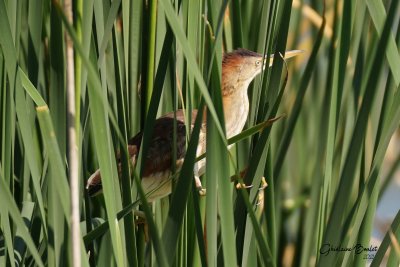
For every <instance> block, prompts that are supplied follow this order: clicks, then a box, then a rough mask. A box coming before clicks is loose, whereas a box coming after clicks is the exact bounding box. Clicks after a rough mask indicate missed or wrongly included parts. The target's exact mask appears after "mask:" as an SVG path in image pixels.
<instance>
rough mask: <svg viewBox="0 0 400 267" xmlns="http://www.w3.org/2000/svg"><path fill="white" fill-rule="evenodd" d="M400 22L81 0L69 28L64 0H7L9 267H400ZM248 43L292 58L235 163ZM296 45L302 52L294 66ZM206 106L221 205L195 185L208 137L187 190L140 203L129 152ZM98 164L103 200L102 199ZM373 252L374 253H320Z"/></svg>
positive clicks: (5, 207)
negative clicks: (231, 95) (76, 255)
mask: <svg viewBox="0 0 400 267" xmlns="http://www.w3.org/2000/svg"><path fill="white" fill-rule="evenodd" d="M399 10H400V8H399V1H397V0H392V1H389V0H326V1H316V0H310V1H300V0H265V1H260V0H248V1H245V0H232V1H221V0H216V1H211V0H210V1H185V0H184V1H179V0H175V1H174V0H158V1H157V0H147V1H141V0H134V1H129V0H113V1H109V0H85V1H83V0H76V1H73V3H72V12H73V23H72V24H71V23H69V22H68V19H67V17H66V15H65V14H66V10H65V9H64V7H63V2H62V1H57V0H53V1H47V0H34V1H33V0H31V1H28V0H0V118H1V126H0V135H1V142H0V152H1V154H0V203H1V204H0V266H44V265H46V266H69V265H72V264H73V254H72V248H73V247H77V248H79V249H80V251H81V265H82V266H316V265H318V266H366V265H369V264H371V266H380V265H386V266H398V265H399V260H400V245H399V239H400V212H399V208H400V204H399V203H400V193H399V187H400V182H399V173H398V172H397V171H398V166H399V163H400V150H399V133H398V127H399V121H400V91H399V84H400V54H399V42H400V27H399V19H400V12H399ZM66 36H70V38H71V40H72V44H73V49H74V63H73V64H74V66H73V70H74V75H75V79H74V80H73V81H71V80H68V77H67V75H66V73H67V56H66V48H67V46H66ZM236 48H246V49H249V50H252V51H256V52H258V53H263V54H266V55H267V56H270V55H275V59H276V60H274V64H273V66H272V67H271V68H269V69H267V70H266V71H265V72H264V73H263V75H260V76H258V77H257V78H256V79H255V81H254V82H253V83H252V84H251V85H250V87H249V92H248V93H249V99H250V114H249V118H248V121H247V124H246V129H250V131H246V132H244V133H242V134H241V135H240V136H239V139H240V141H239V142H237V143H236V146H235V148H234V149H233V150H231V151H230V152H229V151H228V150H227V149H225V147H226V137H225V136H224V134H221V132H220V131H219V129H222V130H223V128H224V127H222V128H219V127H221V123H220V118H221V117H222V114H223V113H222V105H221V94H220V81H221V62H222V56H223V53H224V52H225V51H232V50H234V49H236ZM291 49H302V50H304V53H303V54H302V55H300V56H297V57H296V58H294V59H291V60H289V61H288V62H284V61H283V60H282V58H281V57H280V56H279V53H281V54H283V53H284V51H285V50H291ZM68 84H71V85H73V88H74V89H73V90H74V93H75V97H74V98H72V99H75V101H73V102H74V104H75V107H74V111H75V114H76V116H75V117H69V115H68V111H67V98H68V95H69V94H70V93H71V92H70V91H68V90H67V85H68ZM201 105H206V106H207V107H208V110H209V112H210V113H209V118H212V119H209V120H208V122H207V123H208V125H207V126H208V127H209V134H208V136H207V142H208V144H207V148H208V150H207V171H206V174H205V175H204V177H202V181H203V185H204V186H205V188H206V189H207V195H206V196H205V197H199V196H198V194H197V192H196V191H195V190H194V189H193V184H192V183H193V182H192V181H193V179H192V175H193V164H194V161H195V156H196V155H195V152H196V151H195V147H196V144H197V141H196V139H197V135H198V129H197V130H196V129H195V130H194V132H193V133H192V135H191V136H188V151H187V155H186V158H185V165H184V166H183V168H182V170H181V171H180V172H178V173H176V174H175V175H174V176H173V177H171V179H173V181H174V185H175V186H174V188H175V189H176V190H174V191H173V194H172V195H171V196H169V197H166V198H164V199H162V200H159V201H156V202H155V203H152V204H150V205H139V203H140V201H139V196H138V191H139V193H140V187H138V186H139V185H140V184H139V183H136V182H137V181H138V180H137V179H138V176H137V173H139V169H140V167H141V166H140V164H138V166H137V168H136V170H135V171H136V172H135V173H136V175H134V172H129V169H130V168H131V167H132V166H129V164H128V158H127V156H126V149H127V145H126V144H127V140H129V138H130V137H132V136H134V135H135V134H136V133H138V132H139V131H141V130H144V131H145V135H144V138H143V144H146V143H147V142H148V139H149V138H148V136H149V132H151V129H152V125H153V123H154V120H155V118H156V117H159V116H161V115H162V114H165V113H167V112H170V111H173V110H176V109H179V108H185V111H186V112H187V114H189V113H190V111H191V110H192V109H198V108H199V107H200V106H201ZM277 116H282V118H280V119H279V120H278V121H276V122H274V123H273V125H272V126H271V127H261V128H260V127H258V128H257V127H255V125H258V124H259V123H262V122H265V121H266V120H268V119H271V118H275V117H277ZM68 118H70V119H72V124H71V125H72V126H73V128H72V129H73V130H74V131H75V133H76V144H74V145H75V146H74V147H75V148H76V150H77V154H76V155H72V156H74V157H75V159H76V160H77V162H78V164H79V166H78V170H77V171H76V172H75V173H76V174H78V177H79V199H77V200H78V201H79V214H80V229H81V231H80V236H79V237H78V239H77V240H73V239H72V238H71V232H72V228H71V225H72V222H71V189H70V182H69V179H68V177H69V174H70V171H71V166H72V165H71V162H70V158H71V157H70V156H71V155H69V154H68V153H69V152H68V151H69V150H68V145H69V144H71V139H70V137H71V133H70V132H68V130H67V129H68V128H67V125H68V124H67V121H68ZM256 130H257V131H256ZM255 132H256V133H255ZM222 133H223V131H222ZM390 140H392V142H390ZM117 150H119V151H122V152H123V153H122V154H123V155H124V156H123V157H122V160H121V164H122V170H123V171H122V175H121V178H120V179H119V178H118V171H117V161H116V158H115V151H117ZM139 162H140V159H139ZM98 168H101V170H102V175H103V185H104V194H102V195H100V196H97V197H94V198H89V197H88V195H87V193H86V191H85V184H86V180H87V179H88V177H89V176H90V174H91V173H93V172H94V171H95V170H96V169H98ZM245 168H247V174H246V176H245V177H244V179H243V180H244V182H245V183H246V184H248V185H250V184H252V185H253V188H251V189H248V190H246V189H236V188H235V185H234V184H233V183H231V182H230V177H231V176H232V175H235V174H238V173H239V172H240V171H242V170H243V169H245ZM130 173H131V174H132V175H130ZM130 176H132V177H130ZM135 177H136V180H135V179H131V178H135ZM263 177H264V178H265V180H266V182H267V184H268V186H267V187H266V188H265V189H264V190H259V187H260V186H261V184H262V178H263ZM135 181H136V182H135ZM138 189H139V190H138ZM387 192H389V194H387ZM385 193H386V194H385ZM385 199H386V201H385ZM145 203H146V202H143V204H145ZM378 206H379V209H378V215H380V214H384V215H381V216H376V210H377V207H378ZM139 209H141V210H142V211H144V213H146V215H147V216H146V221H145V223H144V224H143V223H139V219H138V218H137V217H136V216H135V215H134V214H133V211H134V210H139ZM379 210H381V212H379ZM374 222H375V228H374ZM371 237H373V238H372V240H371ZM357 244H359V245H361V246H362V247H363V248H370V250H372V251H362V252H361V253H357V252H356V251H355V250H354V249H353V250H352V251H330V252H329V254H327V255H326V254H325V253H322V252H323V250H321V249H322V248H324V247H325V248H326V247H327V246H328V247H329V248H332V249H334V248H338V249H339V250H340V249H346V248H354V247H355V246H356V245H357ZM375 246H377V249H376V250H377V251H376V250H375V249H371V248H374V247H375ZM76 266H77V265H76Z"/></svg>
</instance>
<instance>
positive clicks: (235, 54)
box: [222, 48, 263, 64]
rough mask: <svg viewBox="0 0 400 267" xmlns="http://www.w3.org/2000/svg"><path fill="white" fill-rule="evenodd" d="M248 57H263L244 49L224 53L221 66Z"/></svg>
mask: <svg viewBox="0 0 400 267" xmlns="http://www.w3.org/2000/svg"><path fill="white" fill-rule="evenodd" d="M248 57H257V58H260V57H263V55H261V54H259V53H256V52H253V51H250V50H247V49H244V48H239V49H236V50H234V51H232V52H229V53H225V54H224V59H223V61H222V64H229V63H231V61H237V60H240V59H243V58H248Z"/></svg>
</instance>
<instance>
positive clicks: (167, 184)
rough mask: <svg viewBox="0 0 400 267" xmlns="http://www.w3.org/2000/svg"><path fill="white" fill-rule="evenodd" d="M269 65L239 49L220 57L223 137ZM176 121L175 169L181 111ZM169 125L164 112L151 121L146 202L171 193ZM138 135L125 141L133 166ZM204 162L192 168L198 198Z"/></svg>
mask: <svg viewBox="0 0 400 267" xmlns="http://www.w3.org/2000/svg"><path fill="white" fill-rule="evenodd" d="M301 52H302V51H300V50H292V51H287V52H286V53H285V59H288V58H291V57H294V56H296V55H298V54H300V53H301ZM272 62H273V57H271V58H270V59H269V60H267V59H265V58H264V57H263V55H261V54H258V53H255V52H252V51H249V50H246V49H242V48H241V49H237V50H235V51H233V52H231V53H227V54H225V55H224V58H223V61H222V84H221V90H222V102H223V107H224V117H225V129H226V135H227V138H230V137H233V136H235V135H237V134H239V133H240V132H241V131H242V129H243V127H244V125H245V123H246V120H247V116H248V113H249V99H248V96H247V89H248V87H249V84H250V83H251V82H252V81H253V79H254V78H255V77H256V76H257V75H258V74H260V73H261V72H262V71H263V70H264V69H265V67H266V66H267V65H268V66H271V65H272ZM196 115H197V111H196V110H194V111H193V112H192V122H191V130H192V129H193V126H194V121H195V118H196ZM176 120H177V137H176V138H177V141H176V145H177V148H176V159H177V161H176V163H175V165H176V169H178V170H179V168H180V167H181V166H182V163H183V159H184V157H185V153H186V127H185V120H184V112H183V110H177V111H176ZM173 122H174V113H168V114H166V115H164V116H162V117H160V118H158V119H157V120H156V122H155V126H154V130H153V136H152V140H151V141H150V146H149V151H148V153H147V157H146V162H145V165H144V170H143V174H142V179H141V180H142V186H143V190H144V192H145V193H146V195H147V200H148V201H149V202H152V201H154V200H156V199H159V198H162V197H165V196H167V195H169V194H170V193H171V190H172V181H171V179H170V176H171V173H172V166H173V165H172V164H173V162H172V160H173V147H172V146H173ZM142 135H143V133H142V132H140V133H138V134H137V135H136V136H135V137H133V138H132V139H130V140H129V142H128V151H129V156H130V158H131V161H132V164H133V166H134V165H135V163H136V157H137V155H138V153H139V149H140V143H141V139H142ZM205 148H206V121H205V120H204V121H203V124H202V127H201V129H200V137H199V144H198V146H197V152H196V154H197V156H200V155H202V154H203V153H204V152H205ZM117 158H118V155H117ZM205 160H206V159H202V160H200V161H198V162H197V163H196V164H195V166H194V177H195V182H196V187H197V189H198V190H199V193H200V194H201V195H204V194H205V189H203V187H202V185H201V181H200V176H201V175H202V174H203V173H204V169H205ZM119 165H120V164H119ZM86 188H87V190H88V192H89V195H91V196H93V195H96V194H97V193H99V192H100V191H101V189H102V184H101V174H100V170H97V171H96V172H95V173H93V174H92V175H91V176H90V177H89V179H88V181H87V185H86Z"/></svg>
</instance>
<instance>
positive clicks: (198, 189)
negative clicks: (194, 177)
mask: <svg viewBox="0 0 400 267" xmlns="http://www.w3.org/2000/svg"><path fill="white" fill-rule="evenodd" d="M197 191H198V192H199V195H200V196H202V197H204V196H205V195H206V189H205V188H203V187H201V186H200V187H197Z"/></svg>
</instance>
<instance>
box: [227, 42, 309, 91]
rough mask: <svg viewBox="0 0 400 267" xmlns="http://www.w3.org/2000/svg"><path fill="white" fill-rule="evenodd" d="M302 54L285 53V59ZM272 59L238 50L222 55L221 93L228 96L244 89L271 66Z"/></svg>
mask: <svg viewBox="0 0 400 267" xmlns="http://www.w3.org/2000/svg"><path fill="white" fill-rule="evenodd" d="M300 53H302V51H300V50H292V51H287V52H286V53H285V59H287V58H291V57H294V56H296V55H298V54H300ZM272 62H273V57H272V56H271V58H270V59H267V58H265V57H263V55H262V54H259V53H256V52H253V51H249V50H246V49H243V48H239V49H237V50H235V51H232V52H230V53H226V54H225V55H224V58H223V61H222V92H223V95H229V94H231V93H233V92H234V91H235V90H237V89H241V88H242V89H246V90H247V87H248V86H249V84H250V83H251V81H252V80H253V79H254V77H256V76H257V75H258V74H260V73H261V72H262V71H263V70H264V69H265V68H266V67H267V66H271V65H272Z"/></svg>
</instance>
